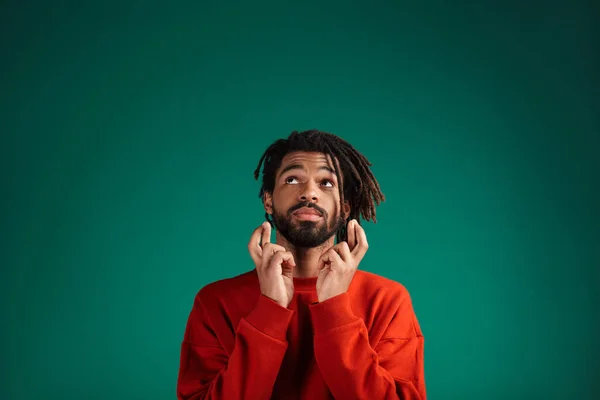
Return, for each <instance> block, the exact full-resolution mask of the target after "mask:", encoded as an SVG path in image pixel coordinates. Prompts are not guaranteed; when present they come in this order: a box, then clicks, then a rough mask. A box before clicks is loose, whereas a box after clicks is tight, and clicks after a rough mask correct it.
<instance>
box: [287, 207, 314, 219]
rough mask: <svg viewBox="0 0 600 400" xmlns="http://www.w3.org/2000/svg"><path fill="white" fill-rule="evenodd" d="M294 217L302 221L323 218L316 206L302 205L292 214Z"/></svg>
mask: <svg viewBox="0 0 600 400" xmlns="http://www.w3.org/2000/svg"><path fill="white" fill-rule="evenodd" d="M292 215H293V216H294V218H297V219H299V220H301V221H318V220H320V219H321V213H320V212H319V211H317V210H315V209H314V208H308V207H302V208H300V209H298V210H296V211H294V213H293V214H292Z"/></svg>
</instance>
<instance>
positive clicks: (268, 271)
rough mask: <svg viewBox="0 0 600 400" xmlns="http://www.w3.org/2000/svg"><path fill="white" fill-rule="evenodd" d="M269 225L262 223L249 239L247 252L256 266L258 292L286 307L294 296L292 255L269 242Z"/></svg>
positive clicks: (293, 262)
mask: <svg viewBox="0 0 600 400" xmlns="http://www.w3.org/2000/svg"><path fill="white" fill-rule="evenodd" d="M270 239H271V225H270V224H269V223H268V222H266V221H265V222H263V224H262V225H261V226H259V227H258V228H256V229H255V230H254V232H253V233H252V236H251V237H250V242H249V243H248V251H249V252H250V257H252V260H253V261H254V265H255V266H256V272H257V274H258V282H259V283H260V292H261V293H262V294H263V295H265V296H267V297H268V298H270V299H272V300H273V301H276V302H277V303H278V304H279V305H280V306H282V307H287V306H289V305H290V302H291V301H292V296H293V295H294V267H295V266H296V262H295V261H294V257H293V255H292V253H290V252H289V251H287V250H286V249H285V248H284V247H283V246H280V245H278V244H274V243H271V242H270Z"/></svg>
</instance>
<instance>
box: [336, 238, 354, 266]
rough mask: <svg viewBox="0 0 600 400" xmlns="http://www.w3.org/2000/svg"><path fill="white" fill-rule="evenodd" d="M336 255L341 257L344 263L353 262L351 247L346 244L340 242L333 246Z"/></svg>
mask: <svg viewBox="0 0 600 400" xmlns="http://www.w3.org/2000/svg"><path fill="white" fill-rule="evenodd" d="M333 248H334V249H335V251H336V253H337V254H339V255H340V258H341V259H342V260H344V262H346V263H347V262H349V261H350V260H352V253H350V247H349V246H348V243H346V242H339V243H338V244H336V245H335V246H333Z"/></svg>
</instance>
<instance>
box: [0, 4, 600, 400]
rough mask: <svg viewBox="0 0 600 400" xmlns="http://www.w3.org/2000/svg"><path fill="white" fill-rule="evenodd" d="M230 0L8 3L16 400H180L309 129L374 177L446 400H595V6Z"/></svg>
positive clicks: (7, 326)
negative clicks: (286, 151)
mask: <svg viewBox="0 0 600 400" xmlns="http://www.w3.org/2000/svg"><path fill="white" fill-rule="evenodd" d="M217 3H218V2H202V1H197V2H188V3H179V2H171V3H167V2H153V1H128V0H125V1H121V2H107V1H102V2H42V1H37V2H36V1H4V2H2V5H1V6H0V33H1V36H0V43H1V46H2V47H1V49H2V63H1V66H0V71H1V76H0V93H1V96H0V101H1V103H0V104H1V108H0V112H1V115H0V117H1V121H0V124H1V125H0V130H1V132H2V135H1V138H2V139H1V142H0V144H1V154H0V155H1V158H0V159H1V161H0V162H1V167H2V169H1V170H2V182H3V184H2V200H1V204H2V241H1V243H2V247H1V248H2V266H1V276H0V278H1V291H0V293H1V294H0V296H1V299H2V308H1V309H2V314H1V317H2V330H1V342H0V343H1V344H0V346H1V347H0V354H1V355H0V360H1V379H2V381H1V385H0V398H2V399H7V400H8V399H10V400H12V399H39V398H44V399H169V398H175V385H176V379H177V371H178V362H179V350H180V343H181V340H182V337H183V332H184V328H185V323H186V319H187V316H188V313H189V311H190V310H191V306H192V302H193V299H194V295H195V294H196V293H197V291H198V290H199V289H200V288H201V287H202V286H204V285H206V284H207V283H209V282H212V281H214V280H217V279H222V278H226V277H230V276H234V275H237V274H240V273H243V272H245V271H248V270H249V269H251V268H252V262H251V259H250V257H249V255H248V254H247V249H246V245H247V242H248V239H249V236H250V233H251V232H252V230H253V229H254V228H255V227H256V226H257V225H258V224H260V223H261V222H262V220H263V210H262V206H261V203H260V201H259V199H258V191H259V184H258V183H257V182H256V181H255V180H254V179H253V171H254V169H255V167H256V165H257V163H258V160H259V158H260V156H261V155H262V153H263V151H264V150H265V149H266V148H267V147H268V146H269V145H270V144H271V143H272V142H273V141H274V140H276V139H278V138H282V137H286V136H287V135H288V134H289V133H290V132H291V131H293V130H304V129H310V128H317V129H321V130H325V131H329V132H332V133H335V134H338V135H340V136H341V137H343V138H345V139H347V140H348V141H349V142H351V143H352V144H353V145H354V146H355V147H356V148H357V149H358V150H359V151H361V152H362V153H363V154H364V155H365V156H366V157H367V158H368V159H369V160H370V161H371V162H372V163H373V171H374V173H375V175H376V177H377V179H378V180H379V182H380V184H381V187H382V190H383V192H384V194H385V195H386V197H387V201H386V202H385V203H383V204H382V205H381V206H380V207H379V209H378V212H377V217H378V222H377V224H371V223H368V224H365V229H366V232H367V235H368V238H369V243H370V245H371V247H370V249H369V252H368V254H367V256H366V257H365V259H364V261H363V263H362V264H361V266H360V268H362V269H364V270H367V271H371V272H374V273H378V274H381V275H384V276H386V277H389V278H391V279H394V280H397V281H399V282H401V283H402V284H404V285H405V286H406V288H407V289H408V290H409V292H410V293H411V296H412V299H413V302H414V307H415V311H416V313H417V316H418V318H419V321H420V323H421V327H422V329H423V332H424V335H425V338H426V341H425V343H426V344H425V371H426V382H427V387H428V394H429V398H430V399H461V400H466V399H473V400H480V399H597V398H599V397H598V396H599V393H600V387H599V384H598V377H599V376H600V375H599V373H598V370H599V367H600V365H599V361H598V359H599V356H600V354H599V346H598V337H599V336H598V326H599V324H598V322H599V313H598V304H600V301H599V300H600V299H599V296H598V280H599V278H600V276H599V275H600V274H599V265H600V251H599V239H600V223H599V212H598V205H599V204H600V196H599V189H598V185H599V183H600V176H599V175H600V174H599V171H600V162H599V160H598V154H599V150H600V134H599V124H600V119H599V115H600V113H599V109H598V108H599V107H598V105H599V103H598V99H599V97H598V95H599V93H600V92H599V88H600V78H599V73H598V71H600V62H599V61H600V57H599V49H600V40H599V37H600V35H599V25H598V15H600V10H599V6H598V3H594V2H592V1H589V2H585V1H578V0H573V1H562V2H560V1H546V2H518V1H502V2H500V1H497V2H492V1H478V2H475V1H473V2H443V1H429V2H384V1H371V2H367V1H363V2H352V1H350V2H349V1H345V2H341V1H321V2H318V1H304V2H286V1H283V2H282V1H270V2H266V1H262V2H248V1H247V2H240V1H231V2H225V3H224V4H217ZM526 3H528V4H526Z"/></svg>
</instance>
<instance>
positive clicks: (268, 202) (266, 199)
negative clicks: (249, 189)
mask: <svg viewBox="0 0 600 400" xmlns="http://www.w3.org/2000/svg"><path fill="white" fill-rule="evenodd" d="M263 206H264V207H265V211H266V212H267V214H273V195H272V194H271V193H269V192H264V193H263Z"/></svg>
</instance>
